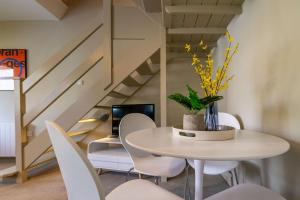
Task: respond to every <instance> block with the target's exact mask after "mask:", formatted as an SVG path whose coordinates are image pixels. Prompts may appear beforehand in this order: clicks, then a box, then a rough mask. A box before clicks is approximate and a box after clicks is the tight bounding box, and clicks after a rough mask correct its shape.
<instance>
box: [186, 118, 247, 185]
mask: <svg viewBox="0 0 300 200" xmlns="http://www.w3.org/2000/svg"><path fill="white" fill-rule="evenodd" d="M218 117H219V124H220V125H226V126H231V127H234V128H235V129H240V128H241V127H240V123H239V121H238V120H237V119H236V118H235V117H234V116H233V115H231V114H228V113H222V112H219V113H218ZM188 163H189V165H190V166H192V167H193V168H195V165H194V160H191V159H188ZM238 165H239V162H238V161H209V160H207V161H205V164H204V174H207V175H219V174H223V173H225V172H230V174H231V184H232V185H234V177H235V180H236V183H237V184H238V177H237V172H236V168H237V167H238Z"/></svg>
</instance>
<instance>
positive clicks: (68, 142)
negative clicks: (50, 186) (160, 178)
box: [46, 121, 182, 200]
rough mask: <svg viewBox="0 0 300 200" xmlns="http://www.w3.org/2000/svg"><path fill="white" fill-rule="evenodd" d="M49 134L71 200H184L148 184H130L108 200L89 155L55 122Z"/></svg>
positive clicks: (119, 187)
mask: <svg viewBox="0 0 300 200" xmlns="http://www.w3.org/2000/svg"><path fill="white" fill-rule="evenodd" d="M46 126H47V130H48V133H49V136H50V140H51V142H52V146H53V149H54V152H55V155H56V158H57V161H58V165H59V168H60V171H61V174H62V177H63V180H64V183H65V186H66V190H67V196H68V200H83V199H88V200H105V199H106V200H141V199H143V200H156V199H158V200H182V198H180V197H178V196H177V195H175V194H173V193H171V192H168V191H166V190H164V189H162V188H160V187H159V186H157V185H155V184H153V183H151V182H150V181H147V180H141V179H136V180H132V181H128V182H126V183H124V184H122V185H120V186H118V187H117V188H115V189H114V190H113V191H112V192H110V193H109V194H108V195H107V196H106V197H105V192H104V189H103V184H102V183H101V181H100V179H99V177H98V176H97V174H96V172H95V170H94V168H93V167H92V165H91V164H90V162H89V161H88V159H87V158H86V156H85V154H84V153H83V152H82V151H81V149H80V148H79V147H78V146H77V144H75V142H74V141H73V140H72V139H71V138H70V137H69V136H68V135H67V134H66V132H65V131H64V130H63V129H62V128H61V127H60V126H58V125H57V124H56V123H54V122H50V121H46Z"/></svg>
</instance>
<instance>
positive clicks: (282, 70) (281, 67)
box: [245, 47, 300, 199]
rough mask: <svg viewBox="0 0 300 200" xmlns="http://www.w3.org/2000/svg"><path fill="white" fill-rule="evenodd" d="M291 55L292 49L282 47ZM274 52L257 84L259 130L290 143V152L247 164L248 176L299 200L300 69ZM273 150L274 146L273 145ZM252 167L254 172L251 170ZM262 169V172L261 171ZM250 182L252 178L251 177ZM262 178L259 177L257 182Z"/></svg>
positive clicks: (261, 72) (285, 52) (260, 74)
mask: <svg viewBox="0 0 300 200" xmlns="http://www.w3.org/2000/svg"><path fill="white" fill-rule="evenodd" d="M283 49H285V50H286V51H283V52H284V54H289V48H288V47H286V48H283ZM283 52H282V51H280V52H278V51H274V53H273V55H272V56H271V58H276V61H275V60H274V59H270V60H269V61H268V63H265V66H264V67H263V68H262V69H261V71H260V73H259V75H258V76H261V77H259V78H258V81H255V84H256V89H255V90H256V91H257V96H258V98H259V102H260V104H261V105H260V109H261V110H260V112H258V113H260V116H259V117H260V119H261V127H260V130H261V131H263V132H266V133H271V134H273V135H277V136H280V137H282V138H285V139H286V140H289V142H290V144H291V149H290V151H289V152H288V153H286V154H284V155H281V156H277V157H274V158H270V159H264V160H262V161H255V162H251V165H249V163H246V164H245V169H248V170H247V173H249V171H251V173H249V174H247V173H246V175H247V177H248V175H251V177H254V176H255V175H256V176H260V175H261V180H262V183H263V185H265V186H267V187H269V188H271V189H272V190H274V191H277V192H279V193H281V194H282V195H283V196H284V197H285V198H287V199H299V198H300V191H299V184H300V170H299V169H300V159H299V158H300V143H299V141H300V133H299V132H300V130H299V120H300V109H299V108H300V102H299V98H300V93H299V92H298V91H299V89H297V82H298V81H299V80H298V79H299V78H298V74H299V69H298V68H297V67H295V66H293V64H289V60H287V57H288V56H284V55H279V54H283ZM270 148H272V146H270ZM249 166H250V168H251V169H249ZM259 169H261V170H259ZM248 179H249V177H248ZM258 180H259V179H258V178H256V179H255V182H257V181H258Z"/></svg>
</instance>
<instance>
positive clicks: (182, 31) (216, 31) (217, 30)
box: [168, 27, 227, 35]
mask: <svg viewBox="0 0 300 200" xmlns="http://www.w3.org/2000/svg"><path fill="white" fill-rule="evenodd" d="M226 31H227V30H226V28H218V27H201V28H170V29H168V34H171V35H175V34H191V35H194V34H225V33H226Z"/></svg>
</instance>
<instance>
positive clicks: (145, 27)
mask: <svg viewBox="0 0 300 200" xmlns="http://www.w3.org/2000/svg"><path fill="white" fill-rule="evenodd" d="M111 19H112V26H113V34H112V57H111V60H112V63H113V65H112V67H110V66H107V65H105V62H104V59H105V57H104V55H108V54H106V49H105V47H104V46H105V45H104V43H105V38H106V37H105V34H106V33H105V29H104V26H105V22H104V21H103V17H102V16H99V18H97V19H95V21H93V22H90V23H89V24H88V25H86V28H85V31H83V32H82V33H81V34H80V35H79V36H78V37H77V38H74V39H73V40H71V41H70V42H69V43H68V44H66V45H65V46H63V48H62V49H61V50H60V51H59V52H57V54H55V55H53V56H52V57H50V59H49V60H48V61H46V62H45V63H44V65H43V66H41V67H39V68H38V70H36V71H35V72H34V73H32V74H31V75H30V76H29V77H28V78H27V79H25V80H15V88H16V89H15V94H16V98H15V100H16V102H15V105H16V134H17V137H16V139H17V141H16V145H17V151H16V156H17V158H16V160H17V161H16V166H14V167H12V168H10V169H5V170H2V171H1V172H0V177H5V176H10V175H14V174H16V173H18V175H19V180H20V181H23V180H26V171H28V170H29V169H30V168H32V167H34V166H36V165H38V164H40V163H41V162H44V161H45V160H47V159H48V158H45V157H47V156H45V155H49V153H51V152H52V150H51V143H50V140H49V137H48V133H47V131H46V128H45V125H44V120H53V121H56V122H57V123H58V124H60V125H61V126H62V128H64V129H65V130H67V131H69V130H71V129H72V127H76V126H80V125H78V124H77V123H78V121H79V120H80V119H82V118H84V119H85V118H89V117H91V116H93V115H94V114H95V113H97V112H108V111H107V109H108V108H109V107H111V105H113V104H121V103H123V102H124V101H125V100H126V99H127V98H129V97H130V96H132V95H133V94H135V92H137V90H138V89H139V88H141V87H142V86H143V85H144V84H146V83H147V82H148V81H149V80H150V79H151V78H152V77H153V76H154V75H155V74H156V73H158V71H159V49H160V45H161V41H160V25H159V24H157V23H156V22H154V21H153V20H151V18H149V17H148V16H147V15H146V14H145V13H144V12H143V11H142V10H140V9H138V8H135V7H122V6H114V7H113V16H112V18H111ZM128 27H130V28H128ZM78 55H81V56H80V57H84V59H81V60H80V59H79V56H78ZM82 55H84V56H82ZM75 60H76V62H75ZM106 70H111V74H112V82H111V84H109V86H108V87H107V83H106V82H105V81H106V80H105V76H104V74H106V73H107V71H106ZM53 80H56V81H53ZM82 80H83V82H84V85H83V86H82V87H81V88H79V87H78V81H82ZM40 88H47V90H45V89H43V90H40ZM38 95H40V97H39V96H38ZM36 97H39V98H36ZM41 97H42V98H41ZM31 127H35V129H34V133H33V135H34V137H33V138H31V139H30V138H29V137H28V135H27V130H28V129H30V128H31ZM72 130H74V128H73V129H72ZM89 131H90V130H89V129H88V130H79V131H76V132H73V131H72V132H69V135H70V136H72V137H73V138H74V139H75V140H77V141H80V140H82V139H83V138H84V137H85V136H86V134H87V133H89Z"/></svg>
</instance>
